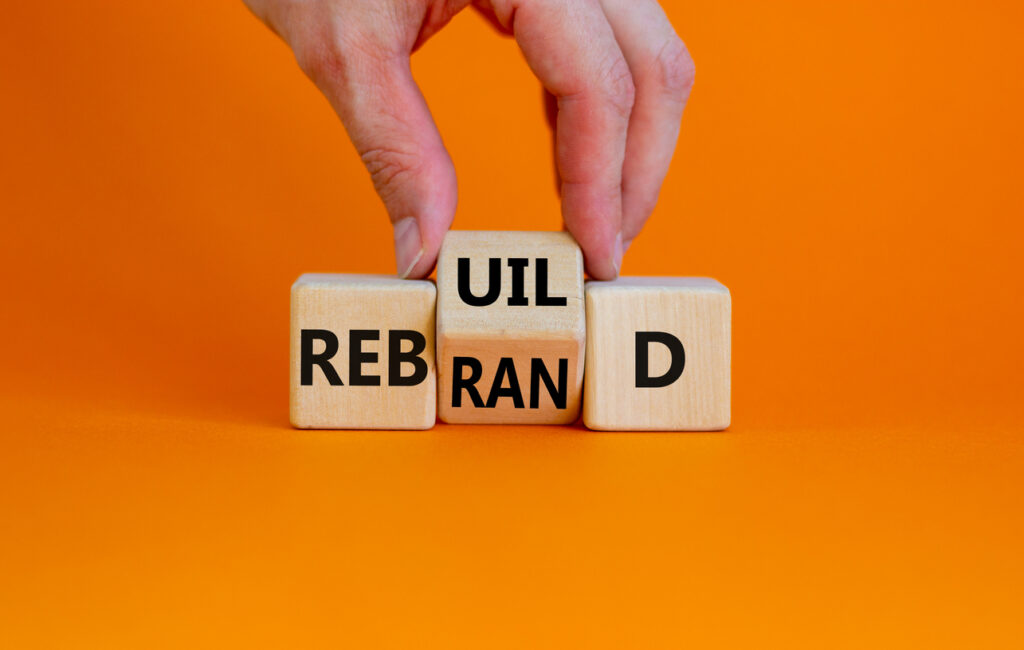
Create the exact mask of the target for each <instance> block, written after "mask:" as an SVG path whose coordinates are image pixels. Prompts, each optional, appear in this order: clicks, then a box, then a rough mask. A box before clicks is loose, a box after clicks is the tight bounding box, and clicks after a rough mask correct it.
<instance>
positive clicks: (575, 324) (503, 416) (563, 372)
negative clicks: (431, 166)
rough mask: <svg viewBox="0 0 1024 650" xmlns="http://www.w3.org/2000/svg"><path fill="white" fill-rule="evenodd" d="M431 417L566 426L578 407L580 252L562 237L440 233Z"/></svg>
mask: <svg viewBox="0 0 1024 650" xmlns="http://www.w3.org/2000/svg"><path fill="white" fill-rule="evenodd" d="M437 285H438V303H437V305H438V309H437V367H438V379H437V380H438V407H437V410H438V414H439V416H440V418H441V419H442V420H444V421H445V422H449V423H464V424H569V423H572V422H574V421H575V420H576V418H577V417H578V416H579V411H580V398H581V394H582V384H583V364H584V349H585V345H586V325H585V322H586V320H585V314H584V305H583V256H582V253H581V252H580V249H579V246H578V245H577V244H576V242H575V241H573V239H572V237H571V236H569V235H568V234H566V233H555V232H548V233H545V232H471V231H454V232H450V233H448V235H447V236H446V238H445V241H444V245H443V246H442V248H441V254H440V256H439V258H438V264H437Z"/></svg>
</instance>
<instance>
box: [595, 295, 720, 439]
mask: <svg viewBox="0 0 1024 650" xmlns="http://www.w3.org/2000/svg"><path fill="white" fill-rule="evenodd" d="M586 303H587V307H586V313H587V352H586V357H587V358H586V364H587V374H586V381H585V387H584V401H583V422H584V424H586V425H587V427H589V428H591V429H598V430H605V431H616V430H619V431H717V430H721V429H725V428H727V427H728V426H729V419H730V392H731V378H730V372H731V355H732V351H731V348H732V342H731V336H732V334H731V321H732V302H731V298H730V295H729V290H728V289H726V288H725V287H724V286H722V285H721V284H720V283H718V282H716V281H714V280H711V279H708V278H620V279H618V280H613V281H611V282H588V283H587V288H586Z"/></svg>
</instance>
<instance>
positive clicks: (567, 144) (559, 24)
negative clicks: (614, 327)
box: [492, 0, 634, 280]
mask: <svg viewBox="0 0 1024 650" xmlns="http://www.w3.org/2000/svg"><path fill="white" fill-rule="evenodd" d="M492 6H493V9H494V14H495V16H496V17H497V19H498V20H499V21H500V22H501V24H502V25H503V26H504V27H505V28H507V29H509V30H510V31H511V32H512V33H513V35H514V36H515V38H516V41H517V42H518V43H519V47H520V49H521V50H522V52H523V55H524V56H525V57H526V61H527V63H528V64H529V66H530V69H531V70H533V73H534V74H535V75H537V78H538V79H540V82H541V83H542V84H543V85H544V87H545V88H546V89H547V91H548V92H550V93H551V94H552V95H554V96H555V98H556V100H557V105H558V116H557V119H556V127H555V160H556V164H557V166H558V173H559V177H560V178H561V182H562V218H563V219H564V220H565V225H566V227H567V228H568V230H569V232H570V233H572V235H573V236H574V237H575V238H576V241H577V242H579V244H580V247H581V248H582V249H583V255H584V258H585V259H586V263H587V272H588V273H589V274H590V275H591V277H594V278H597V279H601V280H606V279H612V278H615V277H616V276H617V275H618V274H619V267H620V265H621V260H622V165H623V161H624V159H625V154H626V134H627V131H628V129H629V116H630V112H631V111H632V108H633V97H634V88H633V78H632V76H631V74H630V70H629V66H628V65H627V63H626V59H625V58H624V57H623V55H622V51H621V50H620V49H619V45H618V43H617V42H616V40H615V34H614V33H613V31H612V28H611V26H610V25H609V24H608V20H607V18H605V15H604V11H603V10H602V8H601V6H600V4H599V3H598V2H597V0H566V1H564V2H541V1H537V0H494V2H493V3H492Z"/></svg>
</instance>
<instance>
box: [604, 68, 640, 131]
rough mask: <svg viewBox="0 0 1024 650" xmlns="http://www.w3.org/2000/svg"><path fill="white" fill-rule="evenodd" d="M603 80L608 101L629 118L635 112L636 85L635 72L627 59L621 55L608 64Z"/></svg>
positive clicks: (619, 112) (618, 111)
mask: <svg viewBox="0 0 1024 650" xmlns="http://www.w3.org/2000/svg"><path fill="white" fill-rule="evenodd" d="M602 82H603V84H602V88H601V92H602V94H603V95H604V96H605V99H606V101H607V102H608V103H609V104H610V105H611V106H612V108H614V109H615V111H616V112H617V113H618V114H620V115H621V116H623V117H625V118H628V117H629V114H630V113H632V112H633V102H634V100H635V99H636V85H635V84H634V83H633V74H632V72H631V71H630V69H629V65H628V64H627V63H626V60H625V59H623V58H621V57H619V58H618V59H616V60H615V62H614V63H612V64H611V65H610V66H608V70H607V72H606V73H605V75H604V79H603V80H602Z"/></svg>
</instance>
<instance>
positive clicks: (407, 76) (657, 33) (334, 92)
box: [246, 0, 693, 279]
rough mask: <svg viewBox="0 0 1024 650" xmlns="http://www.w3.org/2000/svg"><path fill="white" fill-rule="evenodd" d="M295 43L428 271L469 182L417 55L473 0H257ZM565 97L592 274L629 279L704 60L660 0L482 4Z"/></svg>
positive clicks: (398, 234)
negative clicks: (697, 65) (456, 164)
mask: <svg viewBox="0 0 1024 650" xmlns="http://www.w3.org/2000/svg"><path fill="white" fill-rule="evenodd" d="M246 2H247V4H248V5H249V7H250V8H251V9H252V11H253V12H254V13H255V14H256V15H257V16H258V17H259V18H260V19H262V20H263V21H264V22H265V23H267V25H269V26H270V28H271V29H273V30H274V31H275V32H277V33H278V34H279V35H280V36H281V37H282V38H283V39H284V40H285V41H286V42H287V43H288V44H289V45H290V46H291V48H292V50H293V51H294V52H295V56H296V58H297V60H298V62H299V66H300V67H301V68H302V69H303V71H305V73H306V74H307V75H309V77H310V78H311V79H312V80H313V82H314V83H316V85H317V86H318V87H319V88H320V90H321V91H322V92H323V93H324V94H325V95H326V96H327V99H328V100H329V101H330V103H331V105H332V106H333V107H334V110H335V111H337V113H338V115H339V116H340V117H341V121H342V123H343V124H344V125H345V128H346V130H347V131H348V134H349V137H350V138H351V139H352V142H353V143H354V144H355V147H356V149H357V150H358V151H359V154H360V156H361V157H362V159H363V162H364V163H365V164H366V168H367V169H368V170H369V172H370V175H371V176H372V177H373V183H374V186H375V187H376V188H377V192H378V194H380V197H381V199H382V200H383V201H384V204H385V206H386V207H387V211H388V215H389V216H390V218H391V223H392V225H393V227H394V235H395V256H396V262H397V266H398V273H399V275H401V276H402V277H416V278H419V277H424V276H426V275H428V274H429V273H430V270H431V269H432V268H433V267H434V263H435V261H436V259H437V253H438V251H439V249H440V247H441V241H442V239H443V238H444V234H445V232H446V231H447V230H448V228H449V226H450V225H451V222H452V219H453V218H454V216H455V203H456V182H455V169H454V168H453V166H452V161H451V158H450V157H449V155H448V152H447V151H446V150H445V148H444V144H443V143H442V142H441V136H440V134H439V133H438V131H437V126H436V125H435V124H434V121H433V119H432V118H431V116H430V111H429V109H428V108H427V105H426V102H425V101H424V99H423V95H422V94H421V93H420V91H419V88H418V87H417V86H416V82H415V81H414V80H413V78H412V72H411V68H410V65H409V57H410V55H411V53H412V52H413V51H414V50H415V49H416V48H417V47H419V46H420V45H421V44H423V43H424V42H425V41H426V40H427V39H428V38H430V37H431V36H432V35H433V34H435V33H436V32H437V31H438V30H440V29H441V28H442V27H443V26H444V25H445V24H447V22H448V21H449V20H451V18H452V17H453V16H454V15H455V14H456V13H458V12H459V11H461V10H462V9H463V8H465V7H466V6H467V5H469V4H471V0H246ZM472 4H473V5H474V6H475V7H476V9H478V10H479V11H480V12H482V13H483V14H484V15H485V16H487V17H488V18H489V19H490V20H491V21H492V22H493V23H494V24H495V25H496V26H497V27H498V29H500V30H501V31H503V32H505V33H508V34H511V35H513V36H514V37H515V39H516V41H517V42H518V44H519V47H520V48H521V49H522V52H523V54H524V56H525V57H526V61H527V63H528V64H529V65H530V68H531V69H532V70H533V72H534V74H535V75H537V78H538V79H540V82H541V83H542V84H543V86H544V88H545V89H546V90H547V92H548V93H550V95H551V96H552V98H553V101H552V102H551V103H552V104H553V108H554V109H555V110H554V111H552V113H553V119H552V127H553V128H554V130H555V160H556V164H557V171H558V176H559V184H560V191H561V197H562V217H563V219H564V220H565V225H566V228H567V229H568V230H569V232H571V233H572V235H573V236H574V237H575V238H576V241H578V242H579V244H580V246H581V248H582V249H583V254H584V258H585V259H586V265H587V272H588V273H589V274H590V276H591V277H594V278H598V279H611V278H614V277H616V276H617V275H618V274H619V269H620V268H621V264H622V255H623V253H624V251H625V250H626V249H627V248H628V247H629V244H630V243H631V242H632V240H633V238H634V237H636V236H637V235H638V234H639V232H640V229H641V228H642V227H643V225H644V222H645V221H646V220H647V217H648V216H650V214H651V212H652V210H653V209H654V205H655V203H656V202H657V199H658V192H659V190H660V189H661V184H662V181H663V180H664V178H665V173H666V172H667V171H668V165H669V161H670V160H671V158H672V153H673V151H674V150H675V144H676V139H677V137H678V135H679V121H680V119H681V117H682V113H683V107H684V105H685V104H686V99H687V97H688V96H689V93H690V86H691V85H692V83H693V62H692V61H691V60H690V57H689V54H688V53H687V51H686V47H685V46H684V45H683V43H682V41H680V40H679V37H678V36H676V34H675V31H674V30H673V29H672V25H671V24H670V23H669V21H668V19H667V18H666V16H665V14H664V12H663V11H662V10H661V7H660V6H659V5H658V3H657V2H656V0H475V1H473V2H472Z"/></svg>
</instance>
